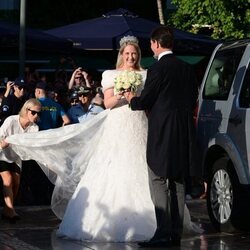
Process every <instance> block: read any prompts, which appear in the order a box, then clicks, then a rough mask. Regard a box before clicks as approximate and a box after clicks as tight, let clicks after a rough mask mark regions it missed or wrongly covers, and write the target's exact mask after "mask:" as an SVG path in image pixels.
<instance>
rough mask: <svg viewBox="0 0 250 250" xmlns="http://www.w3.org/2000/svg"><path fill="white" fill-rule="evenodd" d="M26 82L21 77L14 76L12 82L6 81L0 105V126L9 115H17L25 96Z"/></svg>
mask: <svg viewBox="0 0 250 250" xmlns="http://www.w3.org/2000/svg"><path fill="white" fill-rule="evenodd" d="M25 89H26V84H25V82H24V79H23V78H21V77H18V78H16V80H15V81H14V82H12V81H8V82H7V84H6V91H5V93H4V96H3V99H2V103H1V107H0V126H1V125H2V124H3V122H4V120H5V119H6V118H7V117H8V116H10V115H17V114H18V113H19V111H20V110H21V108H22V106H23V104H24V102H25V98H24V94H25Z"/></svg>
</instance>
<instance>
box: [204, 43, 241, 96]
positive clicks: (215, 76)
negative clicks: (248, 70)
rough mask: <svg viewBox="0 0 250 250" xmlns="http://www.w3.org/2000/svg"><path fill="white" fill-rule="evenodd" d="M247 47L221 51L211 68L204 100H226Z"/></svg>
mask: <svg viewBox="0 0 250 250" xmlns="http://www.w3.org/2000/svg"><path fill="white" fill-rule="evenodd" d="M244 50H245V46H241V47H237V48H224V49H221V50H219V51H218V52H217V53H216V55H215V57H214V60H213V62H212V65H211V67H210V70H209V73H208V76H207V79H206V83H205V88H204V91H203V98H204V99H213V100H226V99H227V98H228V94H229V91H230V89H231V85H232V82H233V79H234V76H235V73H236V70H237V68H238V65H239V62H240V59H241V57H242V55H243V53H244Z"/></svg>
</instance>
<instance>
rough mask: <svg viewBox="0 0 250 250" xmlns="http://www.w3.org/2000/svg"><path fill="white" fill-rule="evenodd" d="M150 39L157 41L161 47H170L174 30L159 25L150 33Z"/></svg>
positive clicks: (171, 46) (172, 44) (172, 42)
mask: <svg viewBox="0 0 250 250" xmlns="http://www.w3.org/2000/svg"><path fill="white" fill-rule="evenodd" d="M150 39H151V40H152V41H157V42H158V43H159V44H160V45H161V47H162V48H169V49H172V48H173V46H174V32H173V29H172V28H170V27H168V26H160V27H157V28H155V29H154V30H153V31H152V33H151V38H150Z"/></svg>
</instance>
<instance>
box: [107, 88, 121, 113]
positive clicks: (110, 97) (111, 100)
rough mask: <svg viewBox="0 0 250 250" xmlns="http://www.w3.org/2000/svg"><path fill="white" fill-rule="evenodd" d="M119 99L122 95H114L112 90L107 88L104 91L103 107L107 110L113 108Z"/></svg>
mask: <svg viewBox="0 0 250 250" xmlns="http://www.w3.org/2000/svg"><path fill="white" fill-rule="evenodd" d="M121 98H122V94H116V95H114V88H108V89H106V90H105V91H104V105H105V107H106V108H107V109H111V108H113V107H115V106H116V105H117V104H118V102H119V101H120V100H121Z"/></svg>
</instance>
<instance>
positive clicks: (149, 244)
mask: <svg viewBox="0 0 250 250" xmlns="http://www.w3.org/2000/svg"><path fill="white" fill-rule="evenodd" d="M138 245H139V246H140V247H143V248H150V247H171V246H172V242H171V241H170V240H150V241H145V242H138Z"/></svg>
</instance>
